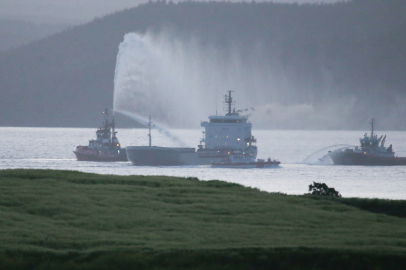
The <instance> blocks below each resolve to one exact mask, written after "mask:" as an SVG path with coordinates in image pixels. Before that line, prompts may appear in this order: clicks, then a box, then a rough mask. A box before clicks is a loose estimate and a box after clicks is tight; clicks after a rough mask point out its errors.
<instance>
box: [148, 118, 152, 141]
mask: <svg viewBox="0 0 406 270" xmlns="http://www.w3.org/2000/svg"><path fill="white" fill-rule="evenodd" d="M151 125H152V122H151V115H150V116H149V122H148V129H149V133H148V137H149V147H151Z"/></svg>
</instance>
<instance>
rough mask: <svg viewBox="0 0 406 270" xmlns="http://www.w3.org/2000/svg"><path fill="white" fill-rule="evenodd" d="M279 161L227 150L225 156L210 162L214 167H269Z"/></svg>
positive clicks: (274, 165) (276, 164) (277, 163)
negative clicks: (256, 158)
mask: <svg viewBox="0 0 406 270" xmlns="http://www.w3.org/2000/svg"><path fill="white" fill-rule="evenodd" d="M279 164H281V163H280V161H277V160H271V158H268V160H267V161H265V160H264V159H258V160H255V158H254V157H253V156H252V155H251V154H248V153H245V152H240V151H236V152H229V153H228V156H227V157H226V158H222V159H221V160H220V162H213V163H212V164H211V166H212V167H214V168H244V169H245V168H271V167H276V166H278V165H279Z"/></svg>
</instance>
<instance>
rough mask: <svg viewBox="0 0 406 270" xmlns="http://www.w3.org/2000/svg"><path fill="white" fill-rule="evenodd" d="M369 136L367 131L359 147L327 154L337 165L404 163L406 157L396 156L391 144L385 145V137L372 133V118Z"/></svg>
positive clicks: (390, 164) (388, 164)
mask: <svg viewBox="0 0 406 270" xmlns="http://www.w3.org/2000/svg"><path fill="white" fill-rule="evenodd" d="M370 124H371V136H370V137H368V136H367V133H365V134H364V137H363V138H361V139H360V143H361V147H358V146H356V147H355V148H354V149H352V148H346V149H344V150H341V149H340V150H336V151H330V152H329V156H330V157H331V159H332V160H333V162H334V164H337V165H370V166H372V165H375V166H393V165H406V157H396V156H395V152H393V149H392V145H390V146H389V147H385V140H386V135H385V137H384V136H383V135H382V136H381V137H379V138H378V136H377V135H375V134H374V119H372V120H371V122H370Z"/></svg>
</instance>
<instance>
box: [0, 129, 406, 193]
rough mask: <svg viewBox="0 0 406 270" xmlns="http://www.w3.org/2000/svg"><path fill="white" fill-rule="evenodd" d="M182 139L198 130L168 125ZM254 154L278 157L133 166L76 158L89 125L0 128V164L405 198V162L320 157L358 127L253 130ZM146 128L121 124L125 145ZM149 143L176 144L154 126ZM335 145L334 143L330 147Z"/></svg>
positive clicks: (142, 137) (395, 140) (398, 144)
mask: <svg viewBox="0 0 406 270" xmlns="http://www.w3.org/2000/svg"><path fill="white" fill-rule="evenodd" d="M171 132H172V133H173V134H174V135H175V136H177V137H178V138H179V139H181V140H182V141H183V142H184V146H190V147H196V146H197V144H198V142H199V140H200V139H201V136H202V132H201V130H171ZM252 133H253V135H254V136H255V137H256V138H257V141H258V142H257V146H258V158H268V157H271V158H275V159H278V160H280V161H281V162H282V164H281V165H280V166H279V167H278V168H272V169H221V168H211V167H210V166H179V167H137V166H132V165H131V163H130V162H116V163H100V162H83V161H81V162H79V161H76V159H75V155H74V154H73V152H72V151H73V149H74V147H75V146H76V145H87V143H88V140H89V139H94V138H95V129H87V128H13V127H2V128H0V139H1V140H0V169H15V168H35V169H37V168H40V169H45V168H46V169H62V170H77V171H83V172H92V173H98V174H116V175H170V176H184V177H189V176H192V177H197V178H199V179H201V180H212V179H218V180H224V181H229V182H235V183H239V184H242V185H244V186H250V187H256V188H259V189H261V190H264V191H268V192H282V193H287V194H304V193H306V192H308V190H307V188H308V185H309V184H311V183H312V182H313V181H315V182H323V183H326V184H327V185H328V186H330V187H334V188H335V189H336V190H338V191H339V192H340V193H341V194H342V195H343V196H344V197H368V198H386V199H403V200H404V199H406V166H394V167H384V166H376V167H363V166H334V165H332V164H331V162H329V161H327V162H325V163H324V164H321V163H320V162H319V161H318V159H319V158H321V157H323V156H324V155H325V154H327V152H328V150H330V149H332V148H335V147H340V146H341V145H343V144H348V145H358V139H359V138H360V137H362V136H363V134H364V132H362V131H361V132H360V131H285V130H253V132H252ZM377 133H378V134H379V135H381V134H386V135H387V140H386V142H387V143H386V144H387V145H389V144H393V148H394V151H395V152H396V155H397V156H406V132H399V131H389V132H379V131H377ZM147 134H148V131H147V130H146V129H119V133H118V135H117V137H118V139H119V140H120V142H121V144H122V145H123V146H130V145H146V144H148V136H147ZM152 140H153V141H152V143H153V145H157V146H176V145H175V143H174V142H173V141H172V140H171V139H170V138H168V137H165V136H163V135H162V134H160V133H159V132H158V131H153V138H152ZM332 146H335V147H332Z"/></svg>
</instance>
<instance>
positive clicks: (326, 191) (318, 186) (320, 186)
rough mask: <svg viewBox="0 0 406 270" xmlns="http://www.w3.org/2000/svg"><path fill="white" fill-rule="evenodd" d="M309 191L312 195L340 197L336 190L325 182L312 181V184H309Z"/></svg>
mask: <svg viewBox="0 0 406 270" xmlns="http://www.w3.org/2000/svg"><path fill="white" fill-rule="evenodd" d="M309 191H311V194H312V195H324V196H334V197H341V194H340V193H339V192H338V191H337V190H335V189H334V188H329V187H328V186H327V185H326V184H325V183H316V182H313V185H311V184H310V185H309Z"/></svg>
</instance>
